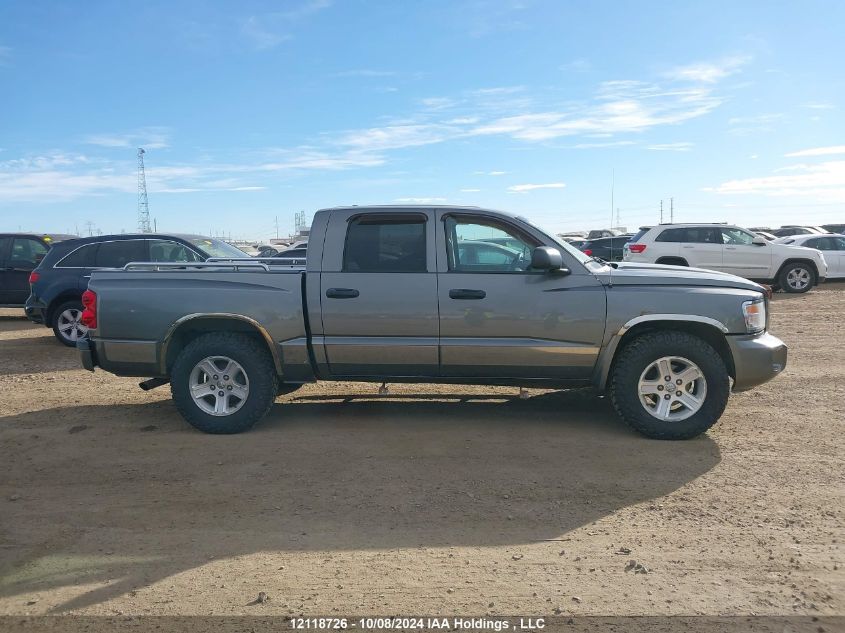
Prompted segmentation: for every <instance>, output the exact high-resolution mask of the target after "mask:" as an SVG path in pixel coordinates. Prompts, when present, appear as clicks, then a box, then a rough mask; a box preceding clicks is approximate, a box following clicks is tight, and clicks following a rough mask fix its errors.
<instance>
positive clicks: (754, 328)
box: [742, 297, 766, 334]
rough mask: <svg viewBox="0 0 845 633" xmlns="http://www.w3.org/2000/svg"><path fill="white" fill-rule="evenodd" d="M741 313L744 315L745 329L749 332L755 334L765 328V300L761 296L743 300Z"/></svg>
mask: <svg viewBox="0 0 845 633" xmlns="http://www.w3.org/2000/svg"><path fill="white" fill-rule="evenodd" d="M742 314H743V316H744V317H745V330H746V331H747V332H748V333H749V334H757V333H758V332H762V331H763V330H765V329H766V302H765V301H764V300H763V297H760V298H759V299H753V300H752V301H745V302H744V303H743V304H742Z"/></svg>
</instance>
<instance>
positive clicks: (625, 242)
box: [571, 224, 845, 293]
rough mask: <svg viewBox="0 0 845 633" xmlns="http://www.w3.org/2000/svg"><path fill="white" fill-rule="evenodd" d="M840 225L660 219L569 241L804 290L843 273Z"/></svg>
mask: <svg viewBox="0 0 845 633" xmlns="http://www.w3.org/2000/svg"><path fill="white" fill-rule="evenodd" d="M843 230H845V224H829V225H825V226H823V227H816V226H784V227H781V228H779V229H766V230H763V229H762V228H757V229H745V228H742V227H739V226H734V225H729V224H660V225H657V226H644V227H642V228H641V229H640V230H639V232H637V233H629V234H624V235H616V236H611V237H602V238H599V239H595V240H583V241H576V240H572V241H571V243H572V244H573V245H574V246H576V247H577V248H579V249H580V250H582V251H583V252H584V253H586V254H587V255H592V256H593V257H597V258H600V259H604V260H606V261H628V262H636V263H646V264H670V265H676V266H693V267H697V268H708V269H711V270H719V271H722V272H727V273H731V274H734V275H738V276H740V277H745V278H746V279H752V280H754V281H760V282H763V283H767V284H770V285H772V286H774V287H775V288H779V289H782V290H784V291H785V292H795V293H800V292H807V291H808V290H809V289H810V288H812V287H813V286H814V285H816V284H818V283H819V282H820V281H823V280H824V279H842V278H845V235H842V234H841V231H843Z"/></svg>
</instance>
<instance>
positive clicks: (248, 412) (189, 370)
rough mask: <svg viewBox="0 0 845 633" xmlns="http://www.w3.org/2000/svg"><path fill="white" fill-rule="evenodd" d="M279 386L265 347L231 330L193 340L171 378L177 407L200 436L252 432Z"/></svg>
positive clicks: (178, 358)
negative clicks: (197, 430) (251, 429)
mask: <svg viewBox="0 0 845 633" xmlns="http://www.w3.org/2000/svg"><path fill="white" fill-rule="evenodd" d="M277 385H278V379H277V377H276V369H275V367H274V366H273V359H272V358H271V357H270V353H269V352H268V351H267V348H266V347H264V346H263V345H261V344H260V343H258V342H257V341H255V339H253V338H250V337H249V336H245V335H243V334H237V333H231V332H212V333H210V334H204V335H203V336H200V337H199V338H197V339H195V340H193V341H191V343H189V344H188V345H187V346H186V347H185V349H183V350H182V352H181V353H180V354H179V356H178V357H177V358H176V362H175V363H174V364H173V369H172V370H171V376H170V390H171V393H172V394H173V401H174V402H175V403H176V408H177V409H178V410H179V413H181V414H182V416H183V417H184V418H185V419H186V420H187V421H188V422H189V423H190V424H191V425H192V426H193V427H194V428H197V429H199V430H200V431H202V432H204V433H216V434H231V433H240V432H242V431H246V430H248V429H250V428H252V426H253V425H254V424H255V423H256V422H258V420H260V419H261V418H262V417H264V415H265V414H266V413H267V412H268V411H269V410H270V407H271V406H272V405H273V401H274V400H275V399H276V390H277Z"/></svg>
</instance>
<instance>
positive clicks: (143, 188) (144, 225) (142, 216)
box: [138, 147, 152, 233]
mask: <svg viewBox="0 0 845 633" xmlns="http://www.w3.org/2000/svg"><path fill="white" fill-rule="evenodd" d="M144 154H145V152H144V148H143V147H139V148H138V231H139V232H141V233H151V232H152V230H151V229H150V204H149V202H148V201H147V176H146V175H145V174H144Z"/></svg>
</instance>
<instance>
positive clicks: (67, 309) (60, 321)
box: [53, 299, 88, 347]
mask: <svg viewBox="0 0 845 633" xmlns="http://www.w3.org/2000/svg"><path fill="white" fill-rule="evenodd" d="M82 310H83V307H82V302H81V301H78V300H76V299H74V300H72V301H65V302H64V303H63V304H61V305H60V306H59V307H58V308H56V309H55V310H54V311H53V334H55V335H56V338H57V339H59V342H61V343H63V344H64V345H67V346H68V347H76V341H78V340H79V339H80V338H82V337H83V336H84V335H85V333H86V332H88V328H87V327H85V326H84V325H82V322H81V319H82Z"/></svg>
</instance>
